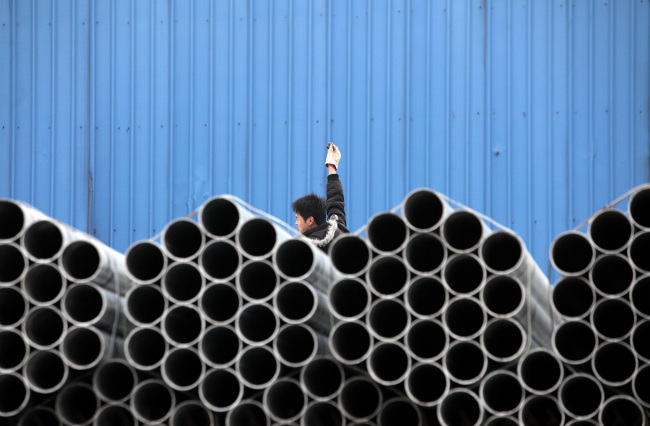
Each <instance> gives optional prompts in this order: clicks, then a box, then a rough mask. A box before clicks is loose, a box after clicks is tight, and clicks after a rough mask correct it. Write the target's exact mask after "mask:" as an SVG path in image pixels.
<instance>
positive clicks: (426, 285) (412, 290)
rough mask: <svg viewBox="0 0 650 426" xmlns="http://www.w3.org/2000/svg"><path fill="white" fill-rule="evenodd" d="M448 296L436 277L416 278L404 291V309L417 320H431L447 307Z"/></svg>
mask: <svg viewBox="0 0 650 426" xmlns="http://www.w3.org/2000/svg"><path fill="white" fill-rule="evenodd" d="M448 298H449V296H448V294H447V290H445V287H444V286H443V284H442V282H441V281H440V279H439V278H438V277H435V276H432V277H418V278H416V279H414V280H413V281H412V282H411V284H410V285H409V286H408V288H407V290H406V296H405V300H406V307H407V308H408V309H409V311H410V312H411V313H412V314H413V315H415V316H416V317H418V318H433V317H435V316H437V315H439V314H440V313H441V312H442V310H443V309H444V307H445V306H446V305H447V300H448Z"/></svg>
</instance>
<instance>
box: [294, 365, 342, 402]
mask: <svg viewBox="0 0 650 426" xmlns="http://www.w3.org/2000/svg"><path fill="white" fill-rule="evenodd" d="M343 380H345V375H344V373H343V368H342V367H341V365H340V364H339V363H338V362H336V361H335V360H333V359H331V358H317V359H314V360H312V361H311V362H309V363H308V364H306V365H305V366H304V367H303V368H302V370H301V372H300V382H301V384H302V387H303V388H304V389H305V392H307V394H308V395H309V396H310V397H312V398H313V399H317V400H325V399H332V398H334V397H335V396H336V395H338V394H339V392H341V389H342V388H343Z"/></svg>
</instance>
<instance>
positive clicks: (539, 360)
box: [517, 348, 564, 395]
mask: <svg viewBox="0 0 650 426" xmlns="http://www.w3.org/2000/svg"><path fill="white" fill-rule="evenodd" d="M517 377H519V381H520V382H521V385H522V386H523V387H524V388H525V389H526V390H527V391H528V392H530V393H531V394H533V395H546V394H550V393H553V392H555V391H556V390H557V389H558V388H559V387H560V385H561V384H562V381H563V379H564V364H563V363H562V362H561V361H560V360H559V359H558V357H557V355H556V354H555V353H553V352H551V351H550V350H549V349H547V348H533V349H530V350H529V351H527V352H526V353H524V354H523V355H522V357H521V358H519V362H518V363H517Z"/></svg>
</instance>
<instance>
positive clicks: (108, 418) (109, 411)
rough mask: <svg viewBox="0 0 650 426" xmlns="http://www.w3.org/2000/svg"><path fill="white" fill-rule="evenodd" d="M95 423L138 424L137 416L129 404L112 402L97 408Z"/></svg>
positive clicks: (106, 425) (100, 425) (105, 425)
mask: <svg viewBox="0 0 650 426" xmlns="http://www.w3.org/2000/svg"><path fill="white" fill-rule="evenodd" d="M93 425H96V426H136V425H137V421H136V420H135V416H134V415H133V413H132V412H131V410H130V409H129V406H128V405H125V404H122V403H110V404H106V405H103V406H101V407H100V408H99V410H97V414H96V416H95V420H94V421H93Z"/></svg>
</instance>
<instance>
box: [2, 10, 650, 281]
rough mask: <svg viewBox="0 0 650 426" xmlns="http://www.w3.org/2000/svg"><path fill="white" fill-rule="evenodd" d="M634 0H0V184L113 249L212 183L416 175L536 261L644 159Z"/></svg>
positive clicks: (640, 18)
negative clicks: (335, 167) (509, 233)
mask: <svg viewBox="0 0 650 426" xmlns="http://www.w3.org/2000/svg"><path fill="white" fill-rule="evenodd" d="M649 22H650V5H649V2H648V1H647V0H602V1H592V0H574V1H566V0H549V1H546V0H544V1H536V0H502V1H501V0H500V1H488V0H482V1H481V0H446V1H441V0H431V1H424V0H410V1H407V0H386V1H378V0H377V1H373V0H329V1H326V0H273V1H269V0H249V1H239V0H220V1H211V0H196V1H181V0H166V1H162V0H160V1H138V0H93V1H83V0H78V1H75V0H59V1H56V2H54V1H50V0H0V25H1V27H0V126H1V127H2V128H1V129H0V197H11V198H16V199H20V200H25V201H27V202H30V203H32V204H34V205H35V206H36V207H38V208H39V209H41V210H43V211H45V212H46V213H48V214H50V215H52V216H54V217H56V218H58V219H60V220H62V221H64V222H66V223H69V224H71V225H73V226H75V227H77V228H80V229H82V230H85V231H86V230H87V231H88V232H91V233H92V234H95V235H96V236H97V237H99V238H100V239H101V240H103V241H104V242H106V243H108V244H109V245H111V246H113V247H115V248H116V249H118V250H121V251H123V250H125V249H126V248H127V247H128V246H129V244H130V243H131V242H133V241H135V240H138V239H142V238H148V237H151V236H153V235H155V234H157V233H159V232H160V231H161V230H162V228H163V227H164V225H165V224H166V223H167V222H169V221H170V220H171V219H173V218H176V217H179V216H185V215H187V214H188V213H190V212H192V211H193V210H194V209H196V208H197V207H198V206H199V205H200V204H201V203H202V202H204V201H205V200H206V199H207V198H208V197H210V196H211V195H213V194H221V193H229V194H234V195H237V196H239V197H241V198H243V199H244V200H246V201H248V202H250V203H251V204H252V205H254V206H255V207H257V208H259V209H262V210H264V211H267V212H269V213H271V214H273V215H275V216H277V217H279V218H280V219H282V220H285V221H287V222H289V223H293V219H292V213H291V211H290V208H289V205H290V202H291V201H292V200H293V199H295V198H297V197H299V196H301V195H303V194H304V193H306V192H309V191H316V192H319V193H324V186H325V176H326V169H325V168H324V167H323V160H324V155H325V144H326V142H327V141H334V142H335V143H336V144H338V145H339V146H340V147H341V151H342V153H343V160H342V162H341V167H340V175H341V179H342V181H343V183H344V189H345V192H346V198H347V212H348V217H349V224H350V228H351V229H357V228H359V227H361V226H362V225H364V224H365V223H366V222H367V220H368V218H369V217H370V216H371V215H373V214H374V213H376V212H379V211H384V210H388V209H391V208H392V207H394V206H396V205H397V204H399V203H400V202H401V200H402V199H403V197H404V196H405V195H406V194H407V193H408V192H409V191H410V190H411V189H414V188H417V187H423V186H426V187H430V188H433V189H435V190H438V191H440V192H442V193H444V194H446V195H448V196H449V197H451V198H453V199H454V200H457V201H459V202H461V203H464V204H467V205H469V206H470V207H472V208H474V209H476V210H478V211H479V212H481V213H484V214H486V215H488V216H490V217H492V218H494V219H495V220H497V221H499V222H500V223H502V224H504V225H507V226H509V227H511V228H513V229H514V230H515V231H516V232H517V233H519V234H520V235H521V236H522V237H523V239H524V240H525V242H526V244H527V245H528V247H529V249H530V251H531V252H532V253H533V255H534V256H535V258H536V259H537V261H538V262H539V263H540V265H541V266H542V267H543V268H544V267H545V266H546V265H547V264H548V248H549V245H550V243H551V241H552V240H553V238H554V237H555V236H556V235H557V234H559V233H560V232H562V231H564V230H566V229H571V228H573V227H574V226H576V225H577V224H578V223H580V222H582V221H583V220H585V219H586V218H587V217H589V215H591V214H592V213H593V212H595V211H596V210H597V209H599V208H600V207H602V206H604V205H605V204H607V203H608V202H610V201H612V200H613V199H615V198H616V197H618V196H619V195H621V194H623V193H625V192H626V191H628V190H629V189H631V188H632V187H633V186H636V185H638V184H640V183H643V182H647V181H648V177H649V166H648V160H649V143H650V138H649V128H650V126H649V123H650V122H649V120H648V115H649V114H650V108H649V102H650V100H649V98H650V89H649V80H650V77H649V76H650V65H649V61H650V31H649V28H650V25H649Z"/></svg>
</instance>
